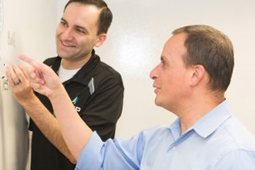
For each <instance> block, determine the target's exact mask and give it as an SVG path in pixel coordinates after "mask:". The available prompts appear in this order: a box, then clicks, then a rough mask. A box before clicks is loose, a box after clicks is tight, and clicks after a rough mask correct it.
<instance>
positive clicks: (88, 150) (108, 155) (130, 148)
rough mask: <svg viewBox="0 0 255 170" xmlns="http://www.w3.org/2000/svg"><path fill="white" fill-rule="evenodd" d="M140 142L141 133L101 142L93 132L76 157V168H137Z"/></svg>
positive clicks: (79, 169) (96, 169)
mask: <svg viewBox="0 0 255 170" xmlns="http://www.w3.org/2000/svg"><path fill="white" fill-rule="evenodd" d="M142 142H143V140H142V135H137V136H135V137H133V138H130V139H127V140H122V139H114V140H112V139H108V140H107V141H106V142H102V140H101V139H100V137H99V136H98V134H97V133H96V132H94V133H93V135H92V136H91V138H90V140H89V141H88V143H87V145H86V146H85V147H84V149H83V150H82V152H81V154H80V156H79V158H78V161H77V164H76V170H113V169H121V170H139V165H140V160H141V155H142V149H143V147H142Z"/></svg>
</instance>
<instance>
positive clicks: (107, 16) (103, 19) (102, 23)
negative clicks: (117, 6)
mask: <svg viewBox="0 0 255 170" xmlns="http://www.w3.org/2000/svg"><path fill="white" fill-rule="evenodd" d="M73 2H78V3H81V4H85V5H95V6H96V7H97V8H99V9H101V13H100V15H99V18H98V30H97V35H99V34H102V33H107V31H108V29H109V27H110V25H111V23H112V18H113V16H112V12H111V10H110V9H109V8H108V6H107V4H106V2H104V1H103V0H69V1H68V2H67V4H66V5H65V7H64V11H65V9H66V8H67V6H68V5H69V4H70V3H73Z"/></svg>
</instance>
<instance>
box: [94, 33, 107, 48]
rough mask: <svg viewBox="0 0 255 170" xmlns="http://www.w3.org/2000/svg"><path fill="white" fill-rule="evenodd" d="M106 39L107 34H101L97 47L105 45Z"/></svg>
mask: <svg viewBox="0 0 255 170" xmlns="http://www.w3.org/2000/svg"><path fill="white" fill-rule="evenodd" d="M106 38H107V35H106V34H105V33H103V34H100V35H99V36H98V38H97V40H96V43H95V46H96V47H100V46H101V45H102V44H103V43H104V41H105V40H106Z"/></svg>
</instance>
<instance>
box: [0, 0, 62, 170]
mask: <svg viewBox="0 0 255 170" xmlns="http://www.w3.org/2000/svg"><path fill="white" fill-rule="evenodd" d="M2 3H3V4H2V5H3V9H4V13H3V15H2V14H1V16H0V17H2V18H3V22H2V21H1V23H0V24H1V25H2V23H4V24H3V25H2V26H3V27H2V34H1V39H0V40H1V42H0V45H1V46H0V49H1V50H0V56H1V58H0V78H1V81H0V90H1V92H0V98H1V100H0V101H1V103H0V104H1V108H0V114H1V116H0V118H1V120H0V122H1V127H2V128H0V130H1V131H0V140H1V142H0V144H2V145H3V148H2V147H1V146H0V147H1V148H0V152H1V153H0V165H1V166H2V167H1V166H0V170H24V169H25V167H26V161H27V150H28V131H27V121H26V116H25V112H24V110H23V109H22V108H21V107H20V105H18V104H17V102H16V101H15V100H14V98H13V97H12V95H11V91H10V90H4V89H3V86H2V76H4V71H5V68H4V66H3V64H10V63H19V62H20V61H19V60H18V58H17V56H18V54H20V53H23V54H26V55H29V56H32V57H34V58H36V59H37V60H39V61H42V60H44V59H45V58H48V57H49V56H54V55H55V46H54V45H55V27H56V23H57V21H56V18H57V2H55V1H52V0H36V1H34V0H2ZM27 169H29V164H28V168H27Z"/></svg>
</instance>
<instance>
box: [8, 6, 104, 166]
mask: <svg viewBox="0 0 255 170" xmlns="http://www.w3.org/2000/svg"><path fill="white" fill-rule="evenodd" d="M99 14H100V9H98V8H96V7H95V6H91V5H84V4H80V3H76V2H75V3H71V4H69V5H68V6H67V8H66V10H65V11H64V13H63V16H62V18H61V21H60V23H59V25H58V27H57V30H56V47H57V49H56V50H57V53H58V55H59V56H60V57H61V58H62V66H63V67H64V68H65V69H70V70H72V69H78V68H80V67H82V66H83V65H84V64H85V63H87V62H88V60H89V59H90V57H91V52H92V50H93V48H94V47H100V46H101V45H102V44H103V42H104V41H105V39H106V34H100V35H97V20H98V17H99ZM25 70H26V69H25V67H24V66H22V65H15V64H13V65H10V66H9V67H8V68H7V69H6V76H7V78H8V81H9V83H10V85H11V90H12V93H13V96H14V98H15V99H16V100H17V101H18V102H19V103H20V104H21V105H22V106H23V108H24V109H25V110H26V112H27V113H28V115H29V116H30V117H31V118H32V119H33V121H34V122H35V123H36V125H37V126H38V127H39V129H40V130H41V131H42V132H43V134H44V135H45V137H46V138H47V139H48V140H49V141H50V142H51V143H52V144H53V145H54V146H55V147H56V148H57V149H58V150H59V151H60V152H61V153H62V154H63V155H65V156H66V157H67V158H68V159H69V161H70V162H72V163H73V164H75V163H76V161H77V159H76V158H77V156H76V157H74V156H73V154H72V153H71V152H70V150H69V148H68V147H67V145H66V142H65V141H64V138H63V135H62V132H61V129H60V125H59V122H58V121H57V119H56V118H55V117H54V116H53V115H52V114H51V113H50V112H49V111H48V110H47V109H46V108H45V106H44V105H43V104H42V103H41V102H40V101H39V99H38V98H37V97H36V96H35V95H34V92H33V90H32V88H31V86H30V83H29V81H28V77H27V76H26V75H25V74H24V73H25ZM54 76H55V77H56V75H54ZM57 80H58V77H57ZM18 81H21V83H20V84H19V85H15V83H16V82H18ZM58 81H59V80H58ZM69 102H70V101H69ZM60 106H65V104H63V103H62V104H61V105H60ZM72 108H73V106H72ZM76 115H77V116H78V114H77V113H76ZM82 123H83V124H84V122H83V121H82Z"/></svg>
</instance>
